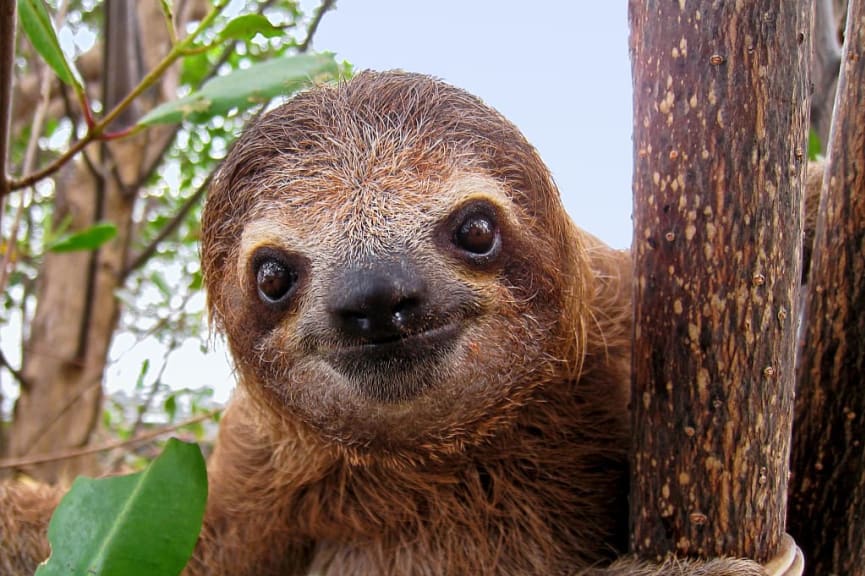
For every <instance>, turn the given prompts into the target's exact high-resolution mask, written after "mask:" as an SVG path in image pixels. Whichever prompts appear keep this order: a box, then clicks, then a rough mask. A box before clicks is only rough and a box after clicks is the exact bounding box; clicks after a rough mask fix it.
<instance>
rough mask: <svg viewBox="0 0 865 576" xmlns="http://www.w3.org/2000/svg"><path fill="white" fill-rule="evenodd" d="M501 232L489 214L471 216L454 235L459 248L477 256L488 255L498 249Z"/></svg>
mask: <svg viewBox="0 0 865 576" xmlns="http://www.w3.org/2000/svg"><path fill="white" fill-rule="evenodd" d="M498 239H499V230H498V227H497V226H496V223H495V220H493V219H492V218H491V217H490V216H489V215H487V214H471V215H469V216H468V217H467V218H466V219H465V220H464V221H463V222H462V224H460V226H459V228H457V230H456V233H455V234H454V242H455V243H456V245H457V246H459V247H460V248H462V249H463V250H465V251H466V252H470V253H471V254H476V255H485V254H488V253H489V252H490V251H492V250H493V248H495V247H496V244H497V243H498Z"/></svg>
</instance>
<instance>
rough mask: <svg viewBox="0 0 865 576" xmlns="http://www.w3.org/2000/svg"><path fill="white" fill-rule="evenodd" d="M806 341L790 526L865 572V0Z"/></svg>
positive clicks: (838, 562)
mask: <svg viewBox="0 0 865 576" xmlns="http://www.w3.org/2000/svg"><path fill="white" fill-rule="evenodd" d="M845 38H846V39H845V44H844V52H843V59H842V62H843V64H842V68H841V76H840V79H839V82H838V93H837V97H836V100H835V118H834V120H833V123H832V131H831V136H830V139H829V156H828V162H827V165H826V173H825V175H824V180H823V197H822V199H821V204H820V211H819V215H818V218H817V233H816V237H815V242H814V261H813V264H812V268H811V273H810V281H809V286H808V294H807V299H806V305H805V312H806V314H805V324H804V330H803V334H802V339H801V343H800V358H799V367H798V390H797V397H796V425H795V437H794V449H793V455H792V464H791V468H792V471H793V475H792V477H791V482H790V516H789V522H790V532H791V534H793V536H794V538H796V541H797V542H798V543H799V545H800V546H801V548H802V550H803V552H804V553H805V557H806V558H807V559H808V563H807V569H808V572H809V573H810V574H848V575H863V574H865V536H863V534H865V445H863V442H865V387H863V386H862V374H863V373H865V1H862V0H851V1H850V5H849V10H848V13H847V30H846V34H845Z"/></svg>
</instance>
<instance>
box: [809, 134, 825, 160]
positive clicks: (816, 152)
mask: <svg viewBox="0 0 865 576" xmlns="http://www.w3.org/2000/svg"><path fill="white" fill-rule="evenodd" d="M822 153H823V144H822V143H821V142H820V136H818V135H817V132H815V131H814V130H810V131H809V132H808V160H811V161H812V162H813V161H814V160H816V159H817V157H819V156H820V155H821V154H822Z"/></svg>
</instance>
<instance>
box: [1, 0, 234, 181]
mask: <svg viewBox="0 0 865 576" xmlns="http://www.w3.org/2000/svg"><path fill="white" fill-rule="evenodd" d="M226 4H227V3H226V2H219V3H217V4H214V6H213V8H212V9H211V10H210V12H208V13H207V16H205V17H204V18H202V20H201V22H199V24H198V27H197V28H196V29H195V30H194V31H193V32H192V33H191V34H190V35H189V36H187V37H186V38H184V39H183V40H182V41H181V42H179V43H178V44H177V45H175V46H174V47H172V49H171V51H169V53H168V54H167V55H166V56H165V57H164V58H163V59H162V60H161V61H160V62H159V64H157V65H156V66H155V67H154V68H153V70H151V71H150V72H148V73H147V74H146V75H145V76H144V78H143V79H142V80H141V82H139V83H138V85H137V86H136V87H135V88H133V89H132V91H130V92H129V93H128V94H126V96H124V97H123V99H122V100H121V101H120V102H119V103H118V104H117V105H116V106H115V107H114V108H112V109H111V111H110V112H108V114H106V115H105V116H103V117H102V119H101V120H100V121H99V122H97V123H96V124H95V125H93V126H92V127H91V128H90V130H88V131H87V134H86V135H85V136H84V138H82V139H81V140H78V141H77V142H74V143H73V144H71V145H70V146H69V149H68V150H66V152H64V153H63V154H61V155H60V156H58V157H57V158H56V159H55V160H54V161H53V162H51V163H50V164H48V165H47V166H45V167H44V168H42V169H40V170H37V171H36V172H33V173H31V174H27V175H25V176H22V177H21V178H18V179H12V180H11V182H9V183H8V186H7V188H8V189H7V190H3V189H0V193H8V192H9V191H11V190H18V189H20V188H26V187H27V186H32V185H33V184H35V183H36V182H38V181H39V180H41V179H43V178H45V177H47V176H50V175H51V174H53V173H54V172H56V171H57V170H59V169H60V167H61V166H63V165H64V164H66V163H67V162H69V160H70V159H71V158H72V157H73V156H75V155H76V154H78V153H79V152H80V151H81V150H83V149H84V147H85V146H87V145H88V144H90V143H91V142H93V141H95V140H99V139H100V138H102V136H103V132H104V131H105V130H106V129H107V128H108V126H110V125H111V123H112V122H114V120H116V119H117V117H118V116H120V115H121V114H122V113H123V111H124V110H126V109H127V108H128V107H129V105H130V104H132V102H133V101H134V100H135V99H136V98H138V97H139V96H140V95H141V94H142V93H144V92H145V91H146V90H148V89H149V88H150V87H151V86H153V85H154V84H155V83H156V81H157V80H159V78H160V77H161V76H162V74H164V73H165V71H166V70H168V68H169V67H171V66H172V65H173V64H174V63H175V62H176V61H177V60H178V59H179V58H181V57H182V56H183V55H184V53H185V51H186V50H187V48H188V47H189V46H191V45H192V43H193V42H194V40H195V38H197V37H198V35H199V34H200V33H201V32H202V31H204V30H205V29H206V28H207V27H208V26H210V24H211V23H213V20H214V19H215V18H216V17H217V16H218V15H219V14H220V13H221V12H222V10H223V9H224V8H225V6H226ZM85 108H87V107H85ZM85 112H86V110H85ZM141 130H144V127H143V126H141V125H138V126H136V127H135V128H134V129H133V130H131V131H130V132H129V134H128V135H129V136H131V135H133V134H136V133H138V132H140V131H141Z"/></svg>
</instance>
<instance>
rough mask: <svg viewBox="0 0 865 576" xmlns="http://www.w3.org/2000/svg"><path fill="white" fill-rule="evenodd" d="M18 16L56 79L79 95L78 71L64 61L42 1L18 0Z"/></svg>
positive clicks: (79, 79) (64, 57) (80, 85)
mask: <svg viewBox="0 0 865 576" xmlns="http://www.w3.org/2000/svg"><path fill="white" fill-rule="evenodd" d="M18 14H19V15H20V18H21V27H22V28H23V29H24V32H25V33H26V34H27V38H28V39H29V40H30V43H31V44H33V47H34V48H36V51H37V52H39V54H40V56H42V58H43V59H44V60H45V62H47V63H48V65H49V66H51V68H52V69H53V70H54V73H55V74H57V77H58V78H60V80H61V81H62V82H63V83H64V84H66V85H67V86H72V87H73V88H75V91H76V93H78V94H81V92H82V91H83V90H84V87H83V85H82V83H81V77H80V76H79V75H78V71H77V70H76V69H75V67H74V66H72V65H71V64H70V63H69V61H68V60H67V59H66V55H65V54H63V49H62V48H60V42H59V41H58V40H57V33H56V32H55V30H54V24H53V23H52V21H51V16H50V15H49V14H48V9H47V8H45V2H44V0H18Z"/></svg>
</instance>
